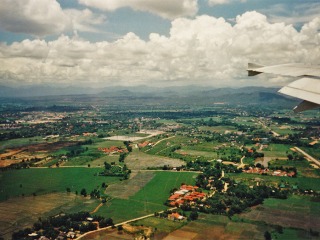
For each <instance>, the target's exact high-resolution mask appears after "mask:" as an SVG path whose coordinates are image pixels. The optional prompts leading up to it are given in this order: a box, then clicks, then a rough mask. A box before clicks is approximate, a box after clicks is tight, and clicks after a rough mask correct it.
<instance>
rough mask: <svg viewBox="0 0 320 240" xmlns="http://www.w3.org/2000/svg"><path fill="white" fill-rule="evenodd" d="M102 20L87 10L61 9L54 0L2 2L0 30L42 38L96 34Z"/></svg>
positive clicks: (0, 6) (103, 19)
mask: <svg viewBox="0 0 320 240" xmlns="http://www.w3.org/2000/svg"><path fill="white" fill-rule="evenodd" d="M103 21H105V18H104V17H102V16H99V15H97V14H94V13H93V12H92V11H90V10H89V9H84V10H77V9H62V8H61V6H60V4H59V3H58V2H57V1H56V0H41V1H38V0H23V1H21V0H2V1H1V4H0V28H3V29H4V30H6V31H8V32H16V33H26V34H31V35H34V36H40V37H44V36H47V35H52V34H61V33H63V32H67V31H73V30H79V31H87V32H93V31H97V30H96V29H95V27H94V26H95V25H97V24H100V23H102V22H103Z"/></svg>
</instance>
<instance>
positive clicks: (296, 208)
mask: <svg viewBox="0 0 320 240" xmlns="http://www.w3.org/2000/svg"><path fill="white" fill-rule="evenodd" d="M241 217H242V218H244V219H250V220H253V221H263V222H265V223H267V224H270V225H280V226H283V227H288V228H298V229H305V230H307V231H308V230H310V229H313V230H316V231H318V230H319V229H320V221H319V220H320V205H319V199H314V198H309V197H305V196H291V197H290V198H288V199H285V200H282V199H273V198H270V199H266V200H265V201H264V203H263V205H260V206H257V207H255V208H252V210H251V211H250V212H247V213H244V214H241Z"/></svg>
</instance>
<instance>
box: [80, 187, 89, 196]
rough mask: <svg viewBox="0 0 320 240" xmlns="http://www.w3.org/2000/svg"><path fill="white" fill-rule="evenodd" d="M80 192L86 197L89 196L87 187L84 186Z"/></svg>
mask: <svg viewBox="0 0 320 240" xmlns="http://www.w3.org/2000/svg"><path fill="white" fill-rule="evenodd" d="M80 194H81V195H83V196H84V197H86V196H87V190H86V189H85V188H82V189H81V192H80Z"/></svg>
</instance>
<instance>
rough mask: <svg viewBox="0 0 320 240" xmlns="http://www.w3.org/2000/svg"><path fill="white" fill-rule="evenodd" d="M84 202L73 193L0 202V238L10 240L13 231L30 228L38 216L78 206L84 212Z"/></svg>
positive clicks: (49, 214)
mask: <svg viewBox="0 0 320 240" xmlns="http://www.w3.org/2000/svg"><path fill="white" fill-rule="evenodd" d="M85 202H86V201H83V197H80V196H76V195H75V194H73V193H51V194H46V195H41V196H36V197H33V196H30V197H20V198H15V199H10V200H9V201H6V202H0V237H3V238H4V239H11V235H12V232H13V231H16V230H17V229H23V228H26V227H31V226H32V225H33V223H34V222H36V221H37V220H38V217H39V216H44V217H48V216H52V215H56V214H58V213H60V212H61V211H68V212H69V211H70V210H71V209H72V208H73V207H74V206H76V205H78V204H80V206H81V211H85V205H88V204H85ZM95 205H96V204H95ZM91 209H92V206H91ZM90 211H91V210H90Z"/></svg>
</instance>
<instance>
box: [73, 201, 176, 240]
mask: <svg viewBox="0 0 320 240" xmlns="http://www.w3.org/2000/svg"><path fill="white" fill-rule="evenodd" d="M175 209H177V208H176V207H174V208H169V209H167V210H169V211H172V210H175ZM167 210H164V211H167ZM164 211H160V212H158V213H163V212H164ZM153 216H154V213H152V214H148V215H145V216H142V217H138V218H134V219H130V220H127V221H124V222H121V223H117V224H115V225H114V226H115V227H117V226H120V225H123V224H127V223H131V222H135V221H138V220H142V219H145V218H149V217H153ZM110 228H112V226H109V227H104V228H98V229H97V230H94V231H90V232H86V233H84V234H82V235H81V236H80V237H78V238H76V239H77V240H78V239H81V238H83V237H85V236H87V235H89V234H92V233H97V232H100V231H104V230H107V229H110Z"/></svg>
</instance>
